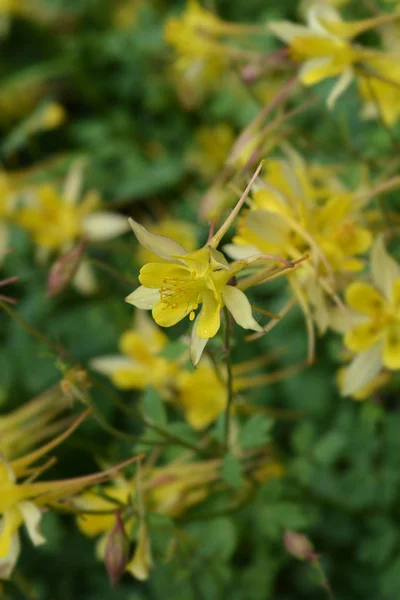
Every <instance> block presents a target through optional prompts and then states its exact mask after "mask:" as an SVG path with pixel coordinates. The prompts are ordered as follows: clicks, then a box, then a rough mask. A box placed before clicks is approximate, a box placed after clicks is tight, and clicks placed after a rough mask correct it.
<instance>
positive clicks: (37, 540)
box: [0, 413, 137, 579]
mask: <svg viewBox="0 0 400 600" xmlns="http://www.w3.org/2000/svg"><path fill="white" fill-rule="evenodd" d="M87 414H88V413H83V415H82V416H81V417H80V418H78V419H77V420H76V421H75V423H74V424H73V425H72V426H71V427H70V428H69V429H67V430H66V431H64V432H63V433H62V434H61V435H59V436H58V437H57V438H55V439H53V440H52V441H51V442H48V443H47V444H45V445H44V446H42V447H41V448H39V449H38V450H34V451H33V452H31V453H30V454H27V455H25V456H22V457H20V458H17V459H14V460H12V461H10V462H6V461H5V460H4V459H3V460H0V579H8V578H9V577H10V575H11V573H12V571H13V569H14V566H15V564H16V561H17V559H18V555H19V552H20V541H19V533H18V530H19V528H20V527H21V526H22V525H23V524H24V525H25V526H26V529H27V531H28V535H29V537H30V539H31V541H32V542H33V544H34V545H36V546H37V545H39V544H43V543H44V542H45V539H44V537H43V536H42V534H41V533H40V531H39V524H40V520H41V516H42V509H43V508H44V507H48V506H52V505H55V504H57V502H61V501H62V500H64V499H66V498H70V497H71V496H74V495H76V494H78V493H80V492H82V490H83V489H84V488H85V487H88V486H90V485H94V484H95V483H96V482H99V481H104V479H106V478H107V477H108V476H110V475H111V474H114V475H115V471H116V469H117V468H119V467H122V466H125V465H127V464H129V463H131V462H133V461H132V460H129V461H127V462H126V463H123V464H121V465H118V467H113V468H112V469H108V470H106V471H103V472H101V473H96V474H94V475H88V476H84V477H78V478H76V479H66V480H60V481H44V482H38V481H33V482H32V479H33V478H35V477H36V478H37V477H38V476H39V475H40V474H41V473H42V472H43V470H44V469H43V466H38V467H35V466H34V464H35V463H36V462H37V461H38V460H39V459H40V458H42V456H44V455H45V454H46V453H47V452H48V451H49V450H51V449H52V448H54V447H55V446H57V445H59V444H60V443H61V442H62V441H64V440H65V439H66V437H68V436H69V435H70V434H71V433H72V432H73V431H74V430H75V429H76V427H78V425H79V424H80V423H81V422H82V420H83V419H84V418H85V417H86V416H87ZM133 460H137V459H136V458H134V459H133ZM48 465H49V466H50V463H48ZM24 478H27V479H24ZM20 479H23V480H22V481H20Z"/></svg>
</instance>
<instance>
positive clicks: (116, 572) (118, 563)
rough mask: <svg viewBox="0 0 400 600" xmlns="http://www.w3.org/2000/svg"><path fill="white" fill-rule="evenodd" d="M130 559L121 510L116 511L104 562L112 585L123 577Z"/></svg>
mask: <svg viewBox="0 0 400 600" xmlns="http://www.w3.org/2000/svg"><path fill="white" fill-rule="evenodd" d="M128 559H129V540H128V538H127V535H126V533H125V529H124V524H123V522H122V518H121V511H120V510H117V511H116V513H115V524H114V527H113V528H112V529H111V531H110V533H109V534H108V538H107V545H106V551H105V557H104V563H105V566H106V569H107V573H108V576H109V578H110V581H111V585H112V587H115V586H116V585H117V584H118V582H119V580H120V579H121V577H122V575H123V573H124V571H125V567H126V565H127V563H128Z"/></svg>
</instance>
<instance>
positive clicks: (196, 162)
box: [189, 123, 235, 180]
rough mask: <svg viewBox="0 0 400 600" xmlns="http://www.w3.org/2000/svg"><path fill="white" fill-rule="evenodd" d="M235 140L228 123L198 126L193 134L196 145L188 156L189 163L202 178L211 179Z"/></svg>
mask: <svg viewBox="0 0 400 600" xmlns="http://www.w3.org/2000/svg"><path fill="white" fill-rule="evenodd" d="M234 141H235V134H234V132H233V129H232V127H231V126H230V125H228V123H219V124H217V125H213V126H203V127H200V128H199V129H198V130H197V131H196V134H195V143H196V147H195V148H194V150H193V151H192V152H191V154H190V156H189V161H190V164H191V165H192V166H193V168H194V169H195V170H196V171H198V172H199V173H200V174H201V175H202V177H204V179H206V180H209V179H212V178H213V177H214V176H215V175H217V173H218V172H219V170H220V169H221V167H222V166H223V164H224V162H225V160H226V158H227V156H228V154H229V150H230V149H231V147H232V145H233V142H234Z"/></svg>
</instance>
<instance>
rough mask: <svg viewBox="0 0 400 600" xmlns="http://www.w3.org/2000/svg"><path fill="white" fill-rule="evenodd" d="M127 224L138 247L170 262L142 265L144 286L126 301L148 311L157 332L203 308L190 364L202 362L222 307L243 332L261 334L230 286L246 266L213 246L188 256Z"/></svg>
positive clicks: (171, 243) (241, 297)
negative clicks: (201, 358) (232, 259)
mask: <svg viewBox="0 0 400 600" xmlns="http://www.w3.org/2000/svg"><path fill="white" fill-rule="evenodd" d="M130 223H131V226H132V229H133V231H134V233H135V235H136V237H137V239H138V241H139V243H140V244H141V245H142V246H144V247H145V248H147V249H148V250H151V251H152V252H154V253H155V254H157V255H158V256H160V257H161V258H163V259H166V260H167V261H168V262H167V263H165V262H164V263H148V264H146V265H144V267H142V268H141V270H140V275H139V281H140V283H141V284H142V285H141V286H140V287H139V288H138V289H137V290H135V291H134V292H133V293H132V294H130V295H129V296H128V297H127V298H126V301H127V302H129V303H130V304H133V305H134V306H136V307H137V308H140V309H147V310H148V309H152V314H153V318H154V320H155V322H156V323H157V324H158V325H160V326H161V327H171V326H172V325H175V324H176V323H178V322H179V321H181V320H182V319H184V318H185V317H186V316H189V318H190V320H191V321H193V320H194V319H195V318H196V310H197V309H198V308H199V306H200V305H202V308H201V311H200V313H199V315H198V316H197V318H196V322H195V324H194V328H193V332H194V334H193V336H192V345H191V349H192V360H193V362H194V363H197V362H198V360H199V359H200V356H201V353H202V351H203V349H204V347H205V344H206V343H207V340H208V339H209V338H212V337H214V336H215V335H216V334H217V332H218V330H219V328H220V312H221V309H222V308H223V306H226V307H227V308H228V310H229V311H230V313H231V314H232V316H233V318H234V319H235V321H236V322H237V323H238V324H239V325H240V326H241V327H243V328H244V329H253V330H255V331H260V330H261V328H260V326H259V324H258V323H257V321H256V320H255V319H254V317H253V315H252V311H251V306H250V303H249V301H248V299H247V298H246V296H245V294H244V293H243V292H241V291H240V290H239V289H238V288H236V287H234V286H233V285H230V284H229V282H230V280H231V279H232V277H234V276H235V275H236V274H237V273H239V271H241V270H242V269H243V268H245V267H246V266H248V264H249V262H248V261H247V262H246V261H237V262H235V263H232V264H231V265H228V263H227V261H226V260H225V258H224V257H223V255H222V254H221V253H220V252H218V251H217V250H216V249H215V248H213V247H212V245H211V244H210V245H206V246H204V247H203V248H201V249H200V250H195V251H194V252H189V253H188V252H186V250H185V249H184V248H183V247H182V246H181V245H180V244H178V243H177V242H176V241H175V240H172V239H171V238H168V237H164V236H161V235H156V234H152V233H150V232H149V231H147V230H146V229H145V228H144V227H143V226H142V225H140V224H139V223H136V222H135V221H133V220H132V219H130ZM214 237H215V236H214Z"/></svg>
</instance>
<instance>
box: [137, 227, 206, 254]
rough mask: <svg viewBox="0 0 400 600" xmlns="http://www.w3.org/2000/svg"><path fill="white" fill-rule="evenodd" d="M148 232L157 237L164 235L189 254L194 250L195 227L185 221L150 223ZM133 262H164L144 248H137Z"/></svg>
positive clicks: (195, 243)
mask: <svg viewBox="0 0 400 600" xmlns="http://www.w3.org/2000/svg"><path fill="white" fill-rule="evenodd" d="M147 229H148V231H150V232H151V233H156V234H157V235H164V236H166V237H170V238H172V239H173V240H176V241H177V242H178V243H179V244H181V246H183V247H184V248H186V249H187V251H188V252H191V251H192V250H194V249H195V248H196V245H197V242H196V231H195V227H194V226H193V225H192V224H191V223H188V222H187V221H180V220H177V219H169V218H167V219H163V220H162V221H160V222H158V223H151V224H150V225H148V226H147ZM135 260H136V262H137V263H138V264H142V265H144V264H145V263H148V262H153V261H157V262H164V259H162V258H161V257H159V256H157V255H156V254H154V252H151V250H147V248H145V247H144V246H139V248H138V249H137V252H136V255H135Z"/></svg>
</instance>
